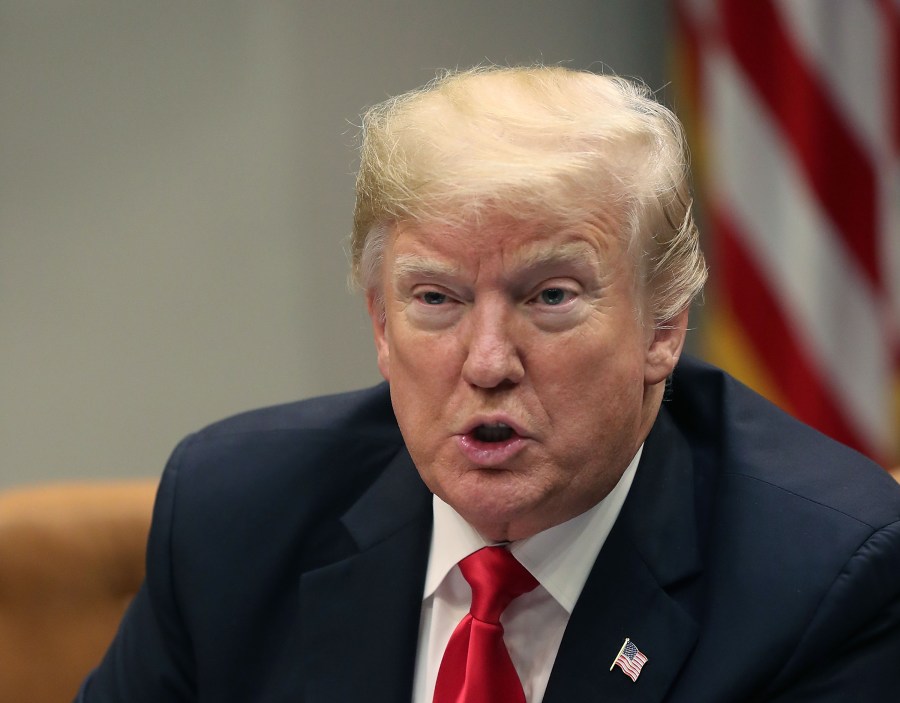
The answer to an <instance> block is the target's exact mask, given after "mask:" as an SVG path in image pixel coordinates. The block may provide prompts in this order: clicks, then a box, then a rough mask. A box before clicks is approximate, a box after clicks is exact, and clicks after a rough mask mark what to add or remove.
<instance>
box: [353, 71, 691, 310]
mask: <svg viewBox="0 0 900 703" xmlns="http://www.w3.org/2000/svg"><path fill="white" fill-rule="evenodd" d="M360 159H361V161H360V168H359V174H358V176H357V180H356V208H355V212H354V220H353V234H352V239H351V258H352V276H353V279H354V281H355V283H356V284H357V285H359V286H360V287H362V288H363V289H365V290H374V291H376V292H377V291H378V288H379V280H380V279H379V273H380V268H381V262H382V257H383V250H384V246H385V243H386V240H387V236H388V234H389V233H390V231H391V228H392V227H393V226H394V225H395V224H397V223H399V222H414V223H417V224H425V225H436V226H441V227H449V228H456V227H466V226H467V225H471V224H472V223H473V222H478V221H480V220H482V219H483V218H485V217H488V216H494V215H497V214H500V215H506V216H510V217H512V218H515V219H517V220H529V221H535V222H542V223H548V224H552V225H553V226H558V227H560V228H563V227H577V226H578V225H579V224H582V223H588V222H593V221H597V220H598V219H599V220H602V221H604V222H605V223H606V222H612V223H613V225H614V227H615V228H616V229H617V230H618V233H619V234H620V236H622V237H624V238H625V242H626V243H627V246H628V249H629V251H630V252H631V254H632V255H633V256H634V260H635V262H636V266H637V270H638V277H637V278H638V281H639V285H640V286H641V288H642V291H643V293H644V298H643V301H644V303H645V304H646V306H647V309H648V310H649V311H650V313H651V315H652V316H653V318H654V321H655V323H656V324H664V323H665V322H666V321H667V320H670V319H672V318H673V317H675V316H676V315H677V314H678V313H679V312H681V311H682V310H684V309H685V308H686V307H687V306H688V305H690V303H691V301H692V300H693V298H694V297H695V296H696V295H697V294H698V293H699V292H700V291H701V290H702V288H703V284H704V282H705V280H706V265H705V262H704V259H703V254H702V253H701V251H700V248H699V242H698V233H697V228H696V226H695V224H694V220H693V216H692V214H691V197H690V191H689V182H688V180H689V171H688V161H687V151H686V147H685V140H684V135H683V131H682V128H681V124H680V123H679V122H678V119H677V118H676V117H675V115H674V114H673V113H672V112H671V111H669V110H668V109H666V108H665V107H663V106H662V105H660V104H659V103H657V102H656V101H655V100H654V99H653V98H652V97H651V95H650V91H649V89H648V88H647V87H646V86H643V85H639V84H636V83H633V82H631V81H628V80H625V79H623V78H619V77H615V76H602V75H597V74H593V73H589V72H584V71H574V70H570V69H566V68H562V67H544V66H534V67H516V68H503V67H479V68H474V69H470V70H467V71H461V72H449V73H446V74H444V75H442V76H439V77H438V78H437V79H435V80H434V81H432V82H431V83H429V84H428V85H426V86H424V87H423V88H421V89H419V90H416V91H413V92H410V93H406V94H404V95H401V96H398V97H395V98H392V99H390V100H387V101H386V102H384V103H381V104H379V105H376V106H375V107H373V108H371V109H370V110H368V111H367V112H366V114H365V115H364V116H363V124H362V134H361V155H360ZM642 307H643V306H642Z"/></svg>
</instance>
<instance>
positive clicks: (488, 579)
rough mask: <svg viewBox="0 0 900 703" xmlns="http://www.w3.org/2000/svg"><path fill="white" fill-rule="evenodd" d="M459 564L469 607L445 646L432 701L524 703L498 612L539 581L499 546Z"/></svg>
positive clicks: (467, 558)
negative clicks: (469, 594)
mask: <svg viewBox="0 0 900 703" xmlns="http://www.w3.org/2000/svg"><path fill="white" fill-rule="evenodd" d="M459 568H460V570H461V571H462V574H463V576H465V578H466V581H468V582H469V585H470V586H471V587H472V607H471V608H470V609H469V614H468V615H466V616H465V617H464V618H463V619H462V620H461V621H460V623H459V625H457V626H456V629H455V630H454V631H453V634H452V635H451V636H450V641H449V642H448V643H447V649H446V650H444V658H443V659H441V667H440V669H439V670H438V675H437V683H436V684H435V687H434V703H525V694H524V692H523V691H522V682H521V681H519V675H518V674H517V673H516V669H515V667H514V666H513V663H512V660H511V659H510V658H509V652H508V651H507V649H506V644H505V643H504V642H503V625H501V624H500V616H501V615H502V614H503V611H504V610H506V606H508V605H509V604H510V603H511V602H512V600H513V599H514V598H518V597H519V596H521V595H522V594H523V593H528V592H529V591H531V590H532V589H534V588H535V587H536V586H537V585H538V582H537V581H536V580H535V578H534V576H532V575H531V574H529V573H528V571H527V570H526V569H525V567H524V566H522V565H521V564H520V563H519V562H518V561H516V558H515V557H514V556H513V555H512V554H510V553H509V552H508V551H506V549H504V548H503V547H485V548H484V549H480V550H478V551H477V552H475V553H474V554H470V555H469V556H467V557H466V558H465V559H463V560H462V561H461V562H459Z"/></svg>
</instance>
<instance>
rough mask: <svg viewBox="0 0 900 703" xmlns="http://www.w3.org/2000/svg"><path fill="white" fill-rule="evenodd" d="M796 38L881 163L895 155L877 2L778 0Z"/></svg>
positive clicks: (821, 81) (885, 52)
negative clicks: (892, 150)
mask: <svg viewBox="0 0 900 703" xmlns="http://www.w3.org/2000/svg"><path fill="white" fill-rule="evenodd" d="M775 4H776V7H777V9H778V10H779V12H780V14H781V16H782V19H783V20H784V22H785V25H786V27H787V30H788V32H789V33H790V34H791V35H792V40H793V42H794V44H795V46H797V47H798V48H799V49H800V50H801V52H802V53H803V55H804V56H805V57H806V59H807V62H808V63H809V64H811V65H812V67H813V68H814V70H815V72H816V73H817V74H818V76H819V84H820V85H821V86H822V87H823V88H824V89H825V91H826V92H828V93H830V94H831V96H832V97H833V98H834V101H835V103H836V104H837V105H838V106H839V107H840V110H841V113H842V116H843V117H844V119H845V121H846V122H847V123H848V126H849V127H850V128H851V130H852V131H853V132H854V133H855V134H856V135H857V137H858V138H859V139H860V141H861V142H862V144H863V145H864V146H865V147H866V151H867V152H868V155H869V158H870V161H872V163H873V164H877V163H878V161H879V160H880V159H882V158H883V156H884V155H887V154H889V153H890V148H889V147H890V142H889V140H890V134H891V131H890V129H889V122H888V119H889V109H888V104H889V96H890V93H889V92H888V91H887V90H885V84H886V82H885V81H884V80H882V77H883V76H884V75H885V68H886V66H887V62H888V37H887V33H886V31H885V26H884V23H883V22H882V21H881V13H879V12H878V8H877V7H875V2H874V1H873V0H852V1H851V2H845V1H844V2H822V0H776V1H775Z"/></svg>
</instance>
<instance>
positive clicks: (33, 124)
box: [0, 0, 668, 487]
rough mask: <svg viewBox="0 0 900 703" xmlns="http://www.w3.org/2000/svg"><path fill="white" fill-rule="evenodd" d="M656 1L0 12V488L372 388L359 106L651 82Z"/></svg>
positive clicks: (136, 465) (34, 5) (6, 1)
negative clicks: (602, 76)
mask: <svg viewBox="0 0 900 703" xmlns="http://www.w3.org/2000/svg"><path fill="white" fill-rule="evenodd" d="M666 5H667V3H666V2H665V0H643V1H638V0H615V1H612V0H605V1H601V0H556V1H554V2H551V1H550V0H543V1H542V0H533V1H531V2H511V1H508V0H501V1H497V2H488V3H486V2H484V1H483V0H480V1H477V2H476V1H475V0H462V1H459V2H452V1H450V0H376V1H373V2H364V1H363V0H356V1H355V2H350V1H349V0H329V1H326V0H320V1H314V0H305V1H301V2H238V1H237V0H222V1H220V2H193V1H185V0H157V1H155V2H148V3H137V2H134V3H132V2H119V1H112V0H111V1H109V2H98V1H90V0H84V1H82V2H67V1H65V0H57V1H55V2H53V1H51V0H41V1H38V2H35V1H33V0H18V1H16V0H0V487H2V486H8V485H12V484H18V483H26V482H34V481H45V480H60V479H62V480H71V479H80V478H99V477H128V476H138V475H156V474H157V473H158V472H159V471H160V470H161V468H162V466H163V463H164V461H165V459H166V456H167V455H168V453H169V451H170V450H171V448H172V446H173V445H174V443H175V442H176V441H177V440H178V439H179V438H180V437H181V436H183V435H184V434H185V433H187V432H189V431H191V430H193V429H196V428H198V427H199V426H201V425H203V424H205V423H207V422H210V421H213V420H215V419H218V418H220V417H222V416H225V415H227V414H230V413H233V412H236V411H239V410H242V409H246V408H249V407H253V406H258V405H263V404H269V403H275V402H280V401H285V400H290V399H294V398H297V397H301V396H305V395H310V394H317V393H324V392H329V391H337V390H342V389H348V388H352V387H355V386H360V385H363V384H369V383H372V382H375V381H376V380H378V375H377V370H376V368H375V364H374V359H373V353H372V344H371V341H370V338H369V331H368V325H367V321H366V318H365V315H364V313H363V306H362V303H361V300H360V299H359V298H358V297H356V296H354V295H353V294H351V293H349V292H348V289H347V286H346V268H347V266H346V258H345V255H344V251H343V247H344V243H345V235H346V233H347V232H348V230H349V225H350V214H351V208H352V183H353V178H352V171H353V167H354V154H353V149H352V145H353V135H354V132H355V130H354V128H353V124H354V123H356V122H357V121H358V115H359V112H360V110H361V109H362V108H363V107H364V106H366V105H369V104H372V103H374V102H377V101H380V100H381V99H383V98H385V97H387V96H388V95H390V94H392V93H396V92H400V91H403V90H406V89H409V88H412V87H414V86H416V85H419V84H421V83H423V82H425V81H426V80H428V79H429V78H431V77H432V76H433V75H434V72H435V70H436V69H438V68H442V67H451V66H457V65H459V66H468V65H470V64H472V63H477V62H480V61H484V60H490V61H494V62H499V63H507V62H522V61H532V60H536V59H541V60H543V61H545V62H550V63H554V62H560V61H565V62H568V63H569V64H570V65H573V66H576V67H593V68H602V67H604V66H605V67H607V68H609V69H611V70H614V71H616V72H619V73H623V74H626V75H638V76H642V77H643V78H644V79H645V80H646V81H647V82H648V83H649V84H650V85H651V86H652V87H654V88H658V87H661V86H662V85H663V83H664V81H665V74H664V56H665V48H666V41H667V38H668V37H667V32H668V26H667V16H666Z"/></svg>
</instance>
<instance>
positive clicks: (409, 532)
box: [300, 449, 432, 703]
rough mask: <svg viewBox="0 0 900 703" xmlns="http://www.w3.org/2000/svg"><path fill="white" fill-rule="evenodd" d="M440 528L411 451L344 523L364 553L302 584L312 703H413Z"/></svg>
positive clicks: (306, 679)
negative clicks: (434, 527)
mask: <svg viewBox="0 0 900 703" xmlns="http://www.w3.org/2000/svg"><path fill="white" fill-rule="evenodd" d="M431 520H432V513H431V494H430V493H429V492H428V490H427V488H425V486H424V484H422V482H421V480H420V479H419V477H418V473H417V472H416V470H415V467H414V466H413V463H412V461H411V459H410V458H409V454H408V453H407V452H406V450H405V449H402V450H401V451H400V453H399V454H398V455H397V456H396V457H395V458H394V460H393V461H392V463H391V464H390V465H388V467H386V469H385V471H384V472H383V473H382V475H381V476H380V477H379V479H378V480H377V481H376V482H375V483H374V484H373V485H372V487H371V488H370V489H369V490H368V491H367V492H366V493H365V494H364V495H363V496H362V498H361V499H360V500H359V501H358V502H357V503H356V504H355V505H354V506H353V507H352V508H351V509H350V511H348V512H347V513H346V515H345V516H344V518H343V519H342V522H343V524H344V526H345V528H346V529H347V531H348V532H349V534H350V536H351V537H352V538H353V540H354V541H355V543H356V546H357V547H358V549H359V551H358V552H356V553H354V554H352V555H350V556H348V557H347V558H346V559H343V560H340V561H337V562H335V563H333V564H330V565H328V566H325V567H323V568H320V569H316V570H314V571H311V572H308V573H306V574H304V576H303V578H302V580H301V584H300V617H301V632H302V642H301V657H302V662H301V666H302V668H303V676H302V679H303V680H304V682H305V684H304V685H305V690H304V695H303V697H302V700H303V701H307V702H309V703H326V702H332V703H345V702H346V701H353V700H366V701H369V702H370V703H382V702H383V703H388V702H390V703H393V702H395V701H401V700H410V697H411V693H412V679H413V669H414V666H415V656H416V644H417V639H418V630H419V617H420V613H421V605H422V589H423V588H424V579H425V570H426V567H427V563H428V548H429V542H430V538H431Z"/></svg>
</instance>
